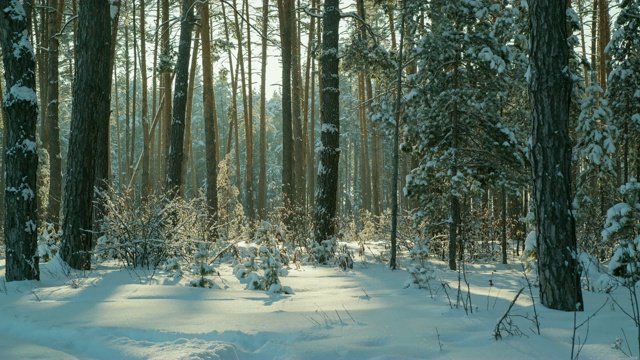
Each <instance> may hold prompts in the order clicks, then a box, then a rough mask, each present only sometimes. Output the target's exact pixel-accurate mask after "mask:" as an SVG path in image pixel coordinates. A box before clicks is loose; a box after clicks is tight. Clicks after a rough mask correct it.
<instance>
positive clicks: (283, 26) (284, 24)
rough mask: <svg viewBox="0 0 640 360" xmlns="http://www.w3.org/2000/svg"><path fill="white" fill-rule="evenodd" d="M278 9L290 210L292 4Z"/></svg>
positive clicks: (284, 1) (285, 192)
mask: <svg viewBox="0 0 640 360" xmlns="http://www.w3.org/2000/svg"><path fill="white" fill-rule="evenodd" d="M278 8H279V19H280V43H281V44H280V48H281V51H282V200H283V202H284V206H285V208H287V209H291V204H292V202H293V200H294V197H295V184H294V172H293V169H294V166H293V150H294V149H293V119H292V111H291V107H292V104H291V46H292V45H291V31H292V28H291V27H292V26H291V25H292V24H291V21H292V17H291V11H292V8H293V2H292V1H288V0H278ZM336 176H337V173H336Z"/></svg>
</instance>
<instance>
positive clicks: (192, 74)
mask: <svg viewBox="0 0 640 360" xmlns="http://www.w3.org/2000/svg"><path fill="white" fill-rule="evenodd" d="M199 36H200V28H198V29H196V33H195V37H194V40H193V50H192V51H193V54H192V55H191V66H190V67H189V91H188V92H187V113H186V116H185V124H184V160H183V161H182V169H181V171H180V176H181V177H182V180H180V196H182V197H184V195H185V193H186V187H187V169H188V165H189V163H190V160H191V158H192V157H193V154H192V149H193V142H192V139H191V122H192V121H191V117H192V115H193V93H194V87H195V81H196V70H197V65H198V48H199V47H200V38H199ZM195 172H196V169H195V168H193V167H191V173H192V174H195ZM191 191H192V196H197V195H198V189H196V188H195V187H193V188H192V189H191Z"/></svg>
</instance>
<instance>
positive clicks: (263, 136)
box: [258, 0, 269, 220]
mask: <svg viewBox="0 0 640 360" xmlns="http://www.w3.org/2000/svg"><path fill="white" fill-rule="evenodd" d="M268 30H269V0H262V34H263V38H262V59H261V66H262V68H261V74H260V160H259V161H260V172H259V174H258V216H259V217H260V219H261V220H266V218H267V110H266V103H267V93H266V91H267V37H266V34H267V31H268Z"/></svg>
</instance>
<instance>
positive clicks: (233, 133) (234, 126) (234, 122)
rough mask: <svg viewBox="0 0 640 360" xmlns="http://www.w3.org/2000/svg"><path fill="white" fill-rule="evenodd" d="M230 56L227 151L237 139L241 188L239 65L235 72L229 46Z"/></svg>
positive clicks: (238, 173)
mask: <svg viewBox="0 0 640 360" xmlns="http://www.w3.org/2000/svg"><path fill="white" fill-rule="evenodd" d="M225 9H226V6H225V3H222V17H223V19H224V33H225V37H226V40H227V43H229V44H230V43H231V42H230V40H231V38H230V36H229V25H228V19H227V14H226V10H225ZM227 54H228V57H229V75H230V76H231V102H232V103H231V105H230V107H229V109H230V112H231V114H229V137H228V141H227V153H229V152H230V151H231V141H232V139H233V140H235V144H236V146H235V161H236V169H235V171H236V187H237V188H238V189H241V186H240V185H241V179H240V148H239V139H238V95H237V93H238V91H237V90H238V68H239V65H238V64H236V69H235V72H234V68H233V56H232V53H231V48H230V47H229V49H228V51H227Z"/></svg>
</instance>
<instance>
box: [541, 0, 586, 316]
mask: <svg viewBox="0 0 640 360" xmlns="http://www.w3.org/2000/svg"><path fill="white" fill-rule="evenodd" d="M529 20H530V27H531V42H530V74H531V77H530V79H529V101H530V104H531V120H532V152H531V165H532V171H533V182H534V186H533V188H534V195H535V209H536V210H535V215H536V240H537V245H538V271H539V277H540V300H541V302H542V304H543V305H544V306H546V307H548V308H551V309H557V310H564V311H576V310H578V311H582V310H583V309H584V304H583V300H582V289H581V287H580V278H579V271H578V264H577V260H576V255H577V254H576V233H575V219H574V217H573V212H572V207H571V203H572V198H571V141H570V138H569V102H570V96H571V78H570V74H569V73H568V72H567V71H566V69H567V68H568V66H569V48H568V46H567V28H566V21H565V20H566V9H565V4H564V2H546V1H531V2H530V3H529Z"/></svg>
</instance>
